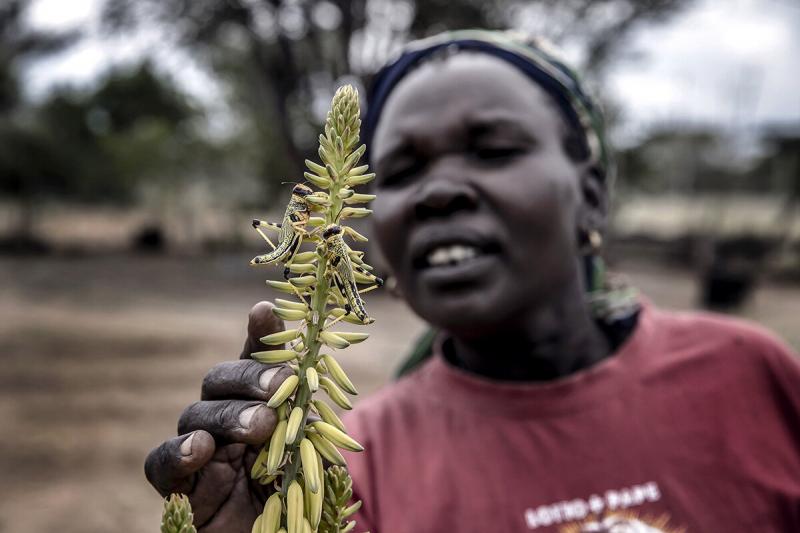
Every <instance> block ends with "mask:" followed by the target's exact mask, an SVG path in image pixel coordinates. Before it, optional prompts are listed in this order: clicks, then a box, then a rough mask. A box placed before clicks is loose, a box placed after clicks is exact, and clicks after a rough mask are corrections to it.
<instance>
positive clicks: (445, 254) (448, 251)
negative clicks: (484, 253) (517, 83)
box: [427, 244, 481, 266]
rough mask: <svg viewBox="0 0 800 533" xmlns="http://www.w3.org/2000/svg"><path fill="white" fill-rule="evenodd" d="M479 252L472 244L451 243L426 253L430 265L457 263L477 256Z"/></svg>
mask: <svg viewBox="0 0 800 533" xmlns="http://www.w3.org/2000/svg"><path fill="white" fill-rule="evenodd" d="M480 253H481V252H480V250H479V249H478V248H476V247H474V246H469V245H463V244H453V245H450V246H439V247H437V248H434V249H433V250H431V252H430V253H429V254H428V257H427V259H428V264H429V265H430V266H442V265H457V264H459V263H461V262H463V261H466V260H469V259H472V258H474V257H477V256H478V255H479V254H480Z"/></svg>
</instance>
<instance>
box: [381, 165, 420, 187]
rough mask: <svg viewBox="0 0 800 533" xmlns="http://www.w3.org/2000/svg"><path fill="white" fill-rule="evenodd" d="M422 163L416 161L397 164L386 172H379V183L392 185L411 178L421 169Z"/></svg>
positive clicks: (384, 185) (386, 185) (387, 185)
mask: <svg viewBox="0 0 800 533" xmlns="http://www.w3.org/2000/svg"><path fill="white" fill-rule="evenodd" d="M423 167H424V163H422V162H421V161H416V162H414V163H411V164H407V165H403V166H397V167H395V168H392V169H390V170H389V171H388V172H383V173H380V174H379V176H380V178H379V179H380V185H381V186H383V187H391V186H393V185H400V184H401V183H403V182H404V181H406V180H408V179H411V178H413V177H414V175H416V174H417V173H418V172H420V171H421V170H422V168H423Z"/></svg>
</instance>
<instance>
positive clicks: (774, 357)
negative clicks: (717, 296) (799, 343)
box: [642, 308, 800, 385]
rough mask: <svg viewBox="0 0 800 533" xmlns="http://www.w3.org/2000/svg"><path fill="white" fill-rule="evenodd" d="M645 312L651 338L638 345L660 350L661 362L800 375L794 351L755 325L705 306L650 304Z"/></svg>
mask: <svg viewBox="0 0 800 533" xmlns="http://www.w3.org/2000/svg"><path fill="white" fill-rule="evenodd" d="M647 314H648V315H649V316H647V317H646V318H645V324H643V326H644V327H647V328H650V330H651V335H650V339H651V342H650V343H648V345H647V346H643V347H642V348H643V349H646V350H649V351H651V352H654V353H657V354H659V355H658V357H657V358H656V359H657V360H658V364H660V365H669V366H675V365H678V366H687V365H688V366H692V367H696V368H707V369H708V370H710V371H712V372H716V371H718V370H719V369H722V368H725V369H731V370H736V369H738V370H740V371H742V372H748V371H754V372H758V373H759V374H762V375H764V373H765V372H766V374H773V373H776V372H777V373H785V372H790V373H794V374H796V376H800V370H798V368H800V363H799V362H798V358H797V355H796V354H795V352H794V351H793V350H792V349H791V348H790V347H789V346H788V345H787V344H786V343H785V342H784V341H783V340H782V339H781V338H780V337H778V336H777V335H776V334H775V333H773V332H771V331H770V330H768V329H767V328H765V327H763V326H761V325H759V324H756V323H754V322H751V321H748V320H744V319H741V318H735V317H731V316H727V315H722V314H718V313H711V312H704V311H666V310H662V309H654V308H651V309H650V310H649V312H648V313H647ZM798 385H800V383H798Z"/></svg>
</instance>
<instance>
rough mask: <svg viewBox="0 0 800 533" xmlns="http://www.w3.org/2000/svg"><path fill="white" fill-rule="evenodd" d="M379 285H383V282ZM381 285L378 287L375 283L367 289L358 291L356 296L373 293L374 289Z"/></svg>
mask: <svg viewBox="0 0 800 533" xmlns="http://www.w3.org/2000/svg"><path fill="white" fill-rule="evenodd" d="M378 279H381V278H378ZM381 285H383V281H381ZM381 285H378V284H377V283H376V284H375V285H370V286H369V287H367V288H365V289H361V290H360V291H358V294H364V293H365V292H369V291H374V290H375V289H377V288H378V287H380V286H381Z"/></svg>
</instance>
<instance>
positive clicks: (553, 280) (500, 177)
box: [371, 54, 596, 337]
mask: <svg viewBox="0 0 800 533" xmlns="http://www.w3.org/2000/svg"><path fill="white" fill-rule="evenodd" d="M565 134H566V126H565V124H564V121H563V119H562V118H561V116H560V114H559V112H558V110H557V109H556V108H555V105H554V104H553V103H552V102H551V99H550V97H549V96H548V95H547V93H545V92H544V91H543V90H542V89H541V88H540V87H539V86H538V85H536V84H535V83H534V82H532V81H531V80H530V79H528V78H527V77H526V76H525V75H524V74H522V73H521V72H520V71H518V70H517V69H516V68H515V67H513V66H511V65H509V64H507V63H505V62H504V61H502V60H500V59H497V58H494V57H491V56H487V55H480V54H457V55H455V56H452V57H450V58H448V59H446V60H443V61H434V62H431V63H428V64H425V65H422V66H421V67H419V68H418V69H417V70H415V71H414V72H412V73H411V74H409V75H408V76H406V77H405V78H404V79H403V80H402V81H401V82H400V83H399V84H398V86H397V87H396V88H395V90H394V91H393V92H392V94H391V96H390V97H389V99H388V101H387V103H386V106H385V108H384V111H383V114H382V115H381V119H380V122H379V124H378V128H377V130H376V133H375V137H374V139H373V143H372V146H371V150H372V161H373V163H374V170H375V172H376V173H377V178H376V189H377V190H376V194H377V198H376V199H375V200H374V201H373V208H374V218H373V220H374V224H375V230H376V234H377V237H378V240H379V244H380V247H381V250H382V251H383V253H384V255H385V257H386V259H387V261H388V263H389V266H390V268H391V270H392V273H393V274H394V275H395V277H396V279H397V284H398V287H399V288H400V290H401V291H402V293H403V294H404V296H405V298H406V300H407V301H408V303H409V305H410V306H411V307H412V308H413V309H414V311H415V312H416V313H418V314H419V315H420V316H421V317H422V318H424V319H425V320H427V321H429V322H430V323H432V324H433V325H435V326H438V327H441V328H444V329H447V330H449V331H451V332H452V333H455V334H458V335H462V336H467V337H470V336H480V335H484V334H486V333H490V332H492V331H499V330H501V329H505V328H508V327H511V326H513V322H515V321H518V320H521V317H522V316H523V314H524V313H525V312H526V311H528V310H530V309H533V308H536V307H540V306H542V305H543V304H544V303H545V302H550V301H552V300H553V299H556V298H560V297H561V296H562V295H564V294H565V289H567V288H568V287H569V286H570V285H573V286H574V284H576V283H577V284H581V283H582V276H581V274H580V272H581V267H580V266H579V261H578V257H579V254H578V250H577V247H578V245H577V232H578V224H579V223H580V221H582V220H584V218H583V217H585V216H587V215H586V211H587V209H588V208H587V207H586V206H587V203H586V202H584V196H585V191H586V190H587V187H586V185H585V182H586V178H585V176H584V175H585V174H586V172H587V169H586V168H585V166H584V164H582V163H576V162H574V161H572V160H571V159H570V158H569V157H568V156H567V154H566V153H565V150H564V138H565ZM595 190H596V189H595ZM573 288H574V287H573Z"/></svg>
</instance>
